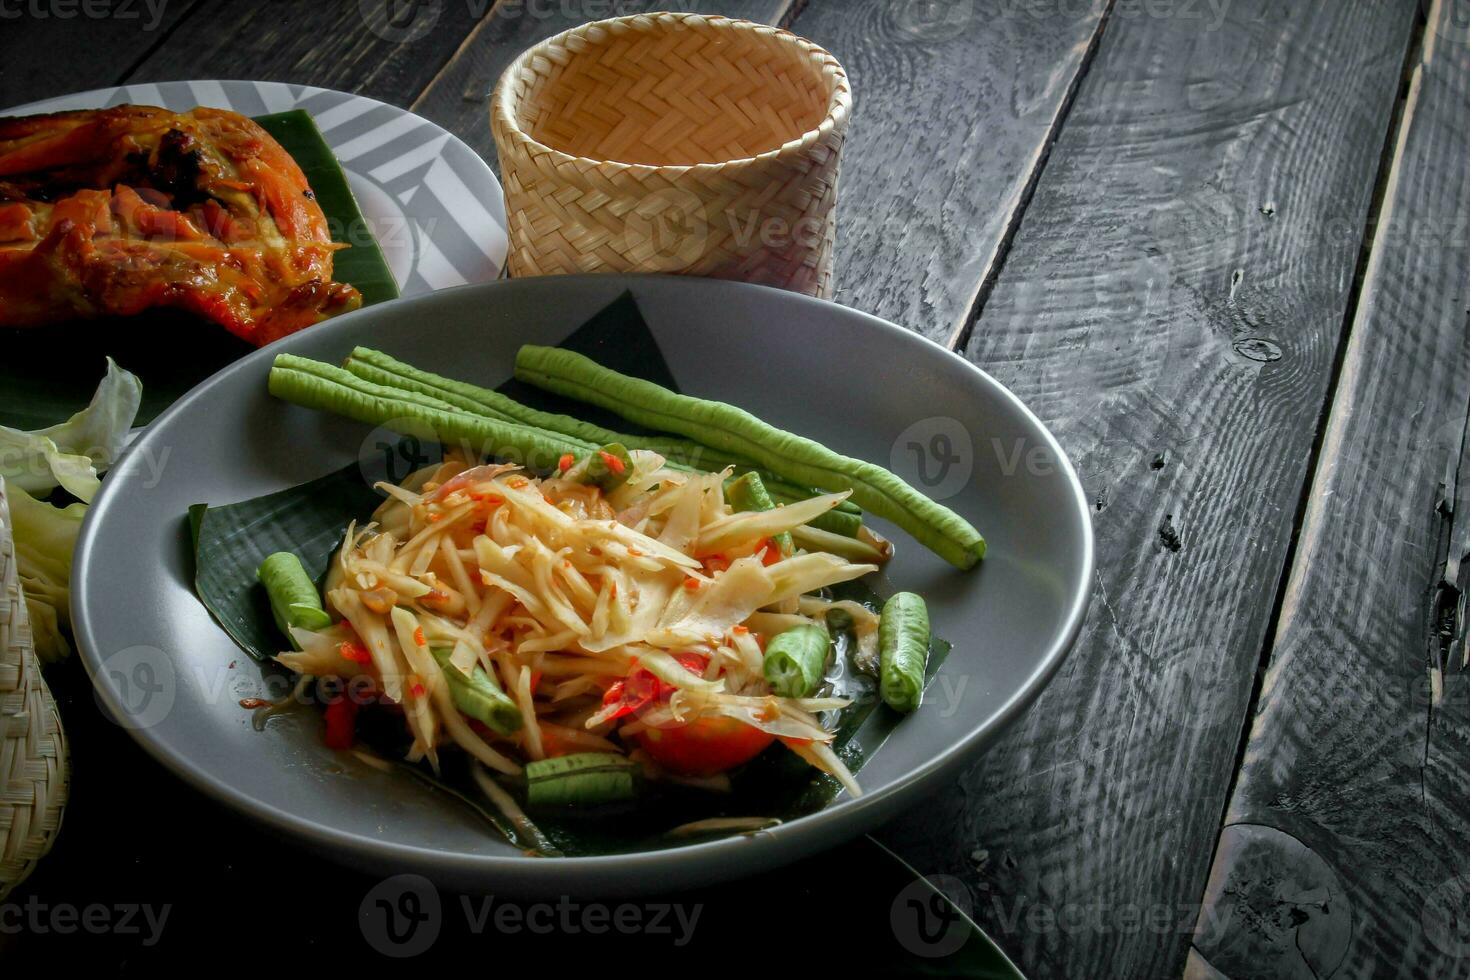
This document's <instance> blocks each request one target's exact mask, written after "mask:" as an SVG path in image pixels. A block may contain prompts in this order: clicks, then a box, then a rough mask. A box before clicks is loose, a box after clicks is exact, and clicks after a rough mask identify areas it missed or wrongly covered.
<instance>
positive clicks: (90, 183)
mask: <svg viewBox="0 0 1470 980" xmlns="http://www.w3.org/2000/svg"><path fill="white" fill-rule="evenodd" d="M342 247H345V246H339V245H335V244H333V243H332V238H331V235H330V234H329V233H328V229H327V220H326V216H325V215H323V214H322V209H321V207H320V206H319V205H318V204H317V202H316V199H315V197H314V195H313V194H312V192H311V189H310V188H309V187H308V186H307V183H306V177H305V176H304V175H303V174H302V172H301V168H300V167H298V166H297V165H296V162H295V161H294V160H292V159H291V157H290V155H289V154H287V153H286V151H285V150H283V149H282V148H281V145H280V144H279V143H277V142H276V141H275V140H274V139H272V138H271V136H270V135H269V134H268V133H266V132H265V130H263V129H261V128H260V126H258V125H257V124H256V123H254V122H253V121H251V120H250V119H247V118H246V117H244V116H241V115H239V114H238V113H234V112H226V111H224V110H220V109H204V108H200V109H194V110H192V111H190V112H185V113H174V112H169V111H167V110H165V109H158V108H153V107H150V106H131V105H124V106H117V107H114V108H111V109H100V110H95V111H83V112H58V113H54V114H51V115H43V116H20V117H12V118H5V119H0V326H8V327H33V326H42V325H45V324H48V323H55V322H58V321H64V320H68V319H72V318H75V317H94V316H106V315H121V316H129V315H133V314H137V313H141V312H143V311H145V310H148V309H153V308H157V307H176V308H180V309H184V310H187V311H189V312H191V313H194V314H197V315H199V316H201V317H203V318H205V319H207V320H210V321H213V322H215V323H218V324H220V325H221V326H223V327H225V328H226V329H227V330H229V331H230V332H232V333H234V334H237V335H238V336H240V337H242V338H244V339H245V340H248V341H250V342H251V343H253V344H257V345H259V344H266V343H269V342H270V341H272V340H275V339H276V338H278V337H282V336H284V335H286V334H288V333H291V332H293V331H296V330H300V329H301V328H302V327H308V326H311V325H312V324H314V323H317V322H320V321H321V320H324V319H326V318H327V317H330V316H334V315H336V314H338V313H342V312H345V311H347V310H353V309H356V308H357V307H359V306H361V305H362V296H361V295H360V294H359V293H358V291H357V290H356V289H354V288H353V287H352V286H349V285H346V284H344V283H339V282H333V281H332V254H333V252H334V251H335V250H336V249H338V248H342Z"/></svg>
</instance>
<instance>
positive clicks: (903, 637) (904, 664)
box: [878, 592, 929, 712]
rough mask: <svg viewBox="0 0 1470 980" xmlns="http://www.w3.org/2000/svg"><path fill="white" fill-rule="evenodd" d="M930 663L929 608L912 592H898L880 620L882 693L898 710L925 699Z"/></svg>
mask: <svg viewBox="0 0 1470 980" xmlns="http://www.w3.org/2000/svg"><path fill="white" fill-rule="evenodd" d="M928 661H929V607H928V606H926V605H924V600H923V599H922V598H921V597H919V596H917V595H915V594H914V593H912V592H895V593H894V594H893V595H892V596H891V597H889V599H888V601H887V602H885V603H883V615H882V616H881V617H880V618H879V620H878V693H879V694H880V695H881V696H882V698H883V702H884V703H885V704H887V705H888V706H889V707H890V708H893V709H894V710H896V711H903V712H909V711H913V710H914V709H915V708H917V707H918V706H919V702H921V701H922V700H923V699H924V671H925V669H926V668H927V667H928Z"/></svg>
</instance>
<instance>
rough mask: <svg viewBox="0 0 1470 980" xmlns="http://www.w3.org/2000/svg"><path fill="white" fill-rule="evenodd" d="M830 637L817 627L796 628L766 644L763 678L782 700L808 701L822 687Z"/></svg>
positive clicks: (829, 647) (830, 642)
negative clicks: (804, 699) (803, 699)
mask: <svg viewBox="0 0 1470 980" xmlns="http://www.w3.org/2000/svg"><path fill="white" fill-rule="evenodd" d="M831 652H832V638H831V637H830V636H828V635H827V631H826V630H824V629H823V628H822V627H820V626H796V627H793V628H792V629H789V630H787V631H786V632H784V633H779V634H777V635H776V636H775V637H773V638H772V639H771V641H770V642H769V643H768V644H766V661H765V675H766V680H768V681H770V682H771V687H772V689H773V690H774V691H775V692H776V693H777V694H778V695H780V696H781V697H783V698H809V697H811V696H812V695H813V694H815V693H816V691H817V688H819V687H821V686H822V674H823V673H825V672H826V670H827V657H828V656H829V655H830V654H831Z"/></svg>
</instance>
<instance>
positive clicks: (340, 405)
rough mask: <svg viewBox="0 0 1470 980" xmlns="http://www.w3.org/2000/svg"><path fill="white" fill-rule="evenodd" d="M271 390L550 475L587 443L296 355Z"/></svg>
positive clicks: (282, 366)
mask: <svg viewBox="0 0 1470 980" xmlns="http://www.w3.org/2000/svg"><path fill="white" fill-rule="evenodd" d="M270 392H271V394H273V395H275V396H276V397H277V398H281V399H284V400H285V401H288V402H293V403H295V404H297V405H301V406H304V407H306V408H314V409H318V410H320V411H326V412H334V413H336V414H338V415H345V416H347V417H348V418H351V419H356V420H357V421H359V422H367V423H369V424H371V425H381V426H385V427H387V428H389V429H392V430H393V431H395V432H402V433H404V434H407V435H419V436H422V435H423V434H424V432H425V430H426V429H427V430H428V431H429V432H432V433H433V435H434V437H435V438H436V439H438V440H439V441H440V442H442V443H445V444H449V445H463V446H465V448H467V449H469V450H471V451H472V452H474V453H477V454H479V455H480V456H482V457H495V458H497V459H505V460H510V461H512V462H516V463H520V464H522V465H524V466H526V467H527V468H528V469H531V470H534V471H537V472H542V473H549V472H551V471H552V470H554V469H555V468H556V465H557V462H558V461H559V460H560V459H561V457H562V456H564V455H566V454H567V453H571V454H572V455H574V456H580V455H582V454H583V453H585V452H587V451H588V450H587V447H586V446H585V445H584V444H583V443H581V442H578V441H576V440H571V439H567V438H566V437H564V436H560V435H555V434H553V433H549V432H545V431H543V430H541V429H533V428H531V427H530V426H525V425H520V424H518V423H514V422H503V421H499V420H496V419H491V418H487V417H485V416H481V415H471V414H469V413H467V412H462V411H459V410H458V409H456V408H454V407H453V406H452V405H448V404H447V403H443V402H438V400H437V399H434V398H432V397H430V396H427V395H423V394H419V393H415V392H405V391H403V390H402V389H398V388H388V387H385V386H383V385H377V384H373V383H372V382H370V381H365V380H363V379H362V378H359V377H357V376H356V375H354V374H351V373H349V372H347V371H344V370H343V369H341V368H338V367H333V366H332V365H330V364H323V363H321V362H319V361H312V360H309V359H307V358H304V357H297V356H295V355H294V354H278V355H276V360H275V364H274V366H272V368H271V373H270Z"/></svg>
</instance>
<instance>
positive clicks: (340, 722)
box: [322, 697, 357, 750]
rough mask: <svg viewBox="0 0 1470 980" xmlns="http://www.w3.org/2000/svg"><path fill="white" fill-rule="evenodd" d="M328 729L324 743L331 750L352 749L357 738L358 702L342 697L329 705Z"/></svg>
mask: <svg viewBox="0 0 1470 980" xmlns="http://www.w3.org/2000/svg"><path fill="white" fill-rule="evenodd" d="M325 718H326V723H327V729H326V732H325V733H324V734H323V735H322V741H324V742H325V743H326V744H327V748H329V749H339V750H341V749H350V748H352V743H353V741H354V740H355V739H356V737H357V702H355V701H353V700H352V699H351V698H348V697H340V698H338V699H337V700H335V701H333V702H332V703H331V704H329V705H327V710H326V714H325Z"/></svg>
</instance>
